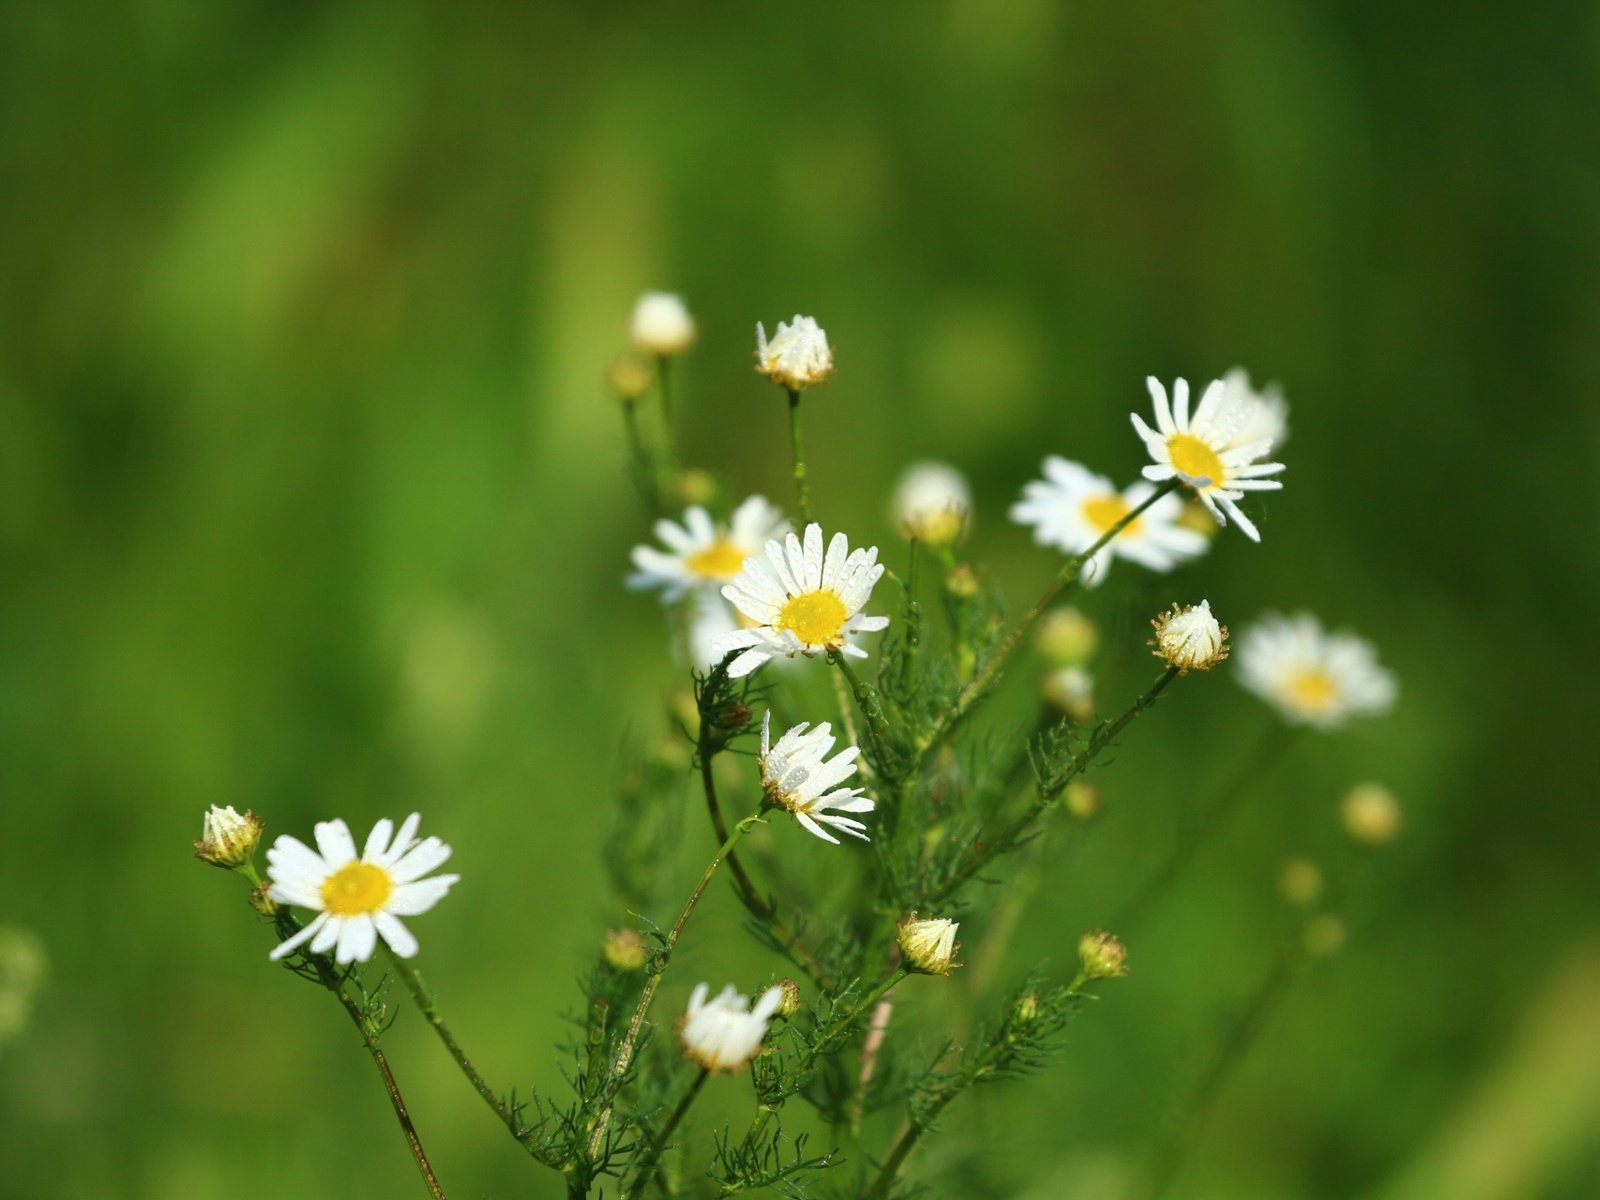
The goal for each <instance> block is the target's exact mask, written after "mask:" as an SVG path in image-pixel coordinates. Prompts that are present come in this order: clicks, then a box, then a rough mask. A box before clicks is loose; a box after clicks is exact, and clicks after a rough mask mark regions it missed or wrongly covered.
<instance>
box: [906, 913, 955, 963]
mask: <svg viewBox="0 0 1600 1200" xmlns="http://www.w3.org/2000/svg"><path fill="white" fill-rule="evenodd" d="M959 928H960V926H959V925H958V924H957V923H956V922H954V921H947V920H944V919H943V918H935V917H930V918H928V919H927V920H926V921H919V920H917V914H916V913H912V914H911V915H910V916H909V917H907V918H906V919H905V920H904V921H901V922H900V924H899V926H898V927H897V936H898V938H899V941H900V953H901V955H902V956H903V957H904V959H905V963H906V966H907V967H908V968H909V969H910V970H913V971H916V972H918V973H919V974H922V975H948V974H950V971H951V969H952V968H953V967H958V966H960V965H961V964H960V963H958V962H956V961H955V957H956V952H957V951H958V950H960V949H961V947H960V946H959V945H957V944H956V930H957V929H959Z"/></svg>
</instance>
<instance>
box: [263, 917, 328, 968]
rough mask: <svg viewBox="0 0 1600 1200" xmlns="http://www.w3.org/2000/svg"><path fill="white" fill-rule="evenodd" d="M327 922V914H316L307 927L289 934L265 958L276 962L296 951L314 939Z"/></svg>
mask: <svg viewBox="0 0 1600 1200" xmlns="http://www.w3.org/2000/svg"><path fill="white" fill-rule="evenodd" d="M327 920H328V914H327V913H318V914H317V915H316V917H315V918H314V919H313V920H312V921H311V923H310V924H309V925H306V926H305V927H304V928H303V929H301V930H300V931H299V932H298V933H293V934H290V935H289V936H288V937H286V938H284V939H283V941H281V942H279V943H278V945H277V947H276V948H275V949H274V950H273V951H272V953H271V954H269V955H267V957H268V958H270V959H272V960H273V961H274V962H276V961H277V960H278V959H280V958H282V957H284V956H285V955H286V954H290V953H292V952H294V951H295V950H298V949H299V948H300V947H301V946H302V945H304V944H305V943H306V942H309V941H310V940H311V939H312V938H314V937H316V936H317V934H318V933H320V932H322V927H323V925H324V924H326V923H327Z"/></svg>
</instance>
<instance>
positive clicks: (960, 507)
mask: <svg viewBox="0 0 1600 1200" xmlns="http://www.w3.org/2000/svg"><path fill="white" fill-rule="evenodd" d="M889 510H890V515H891V516H892V517H893V519H894V522H895V524H897V525H899V526H900V528H901V529H903V530H904V531H905V534H906V536H907V537H910V538H916V539H917V541H919V542H923V543H925V544H927V545H929V546H934V547H940V546H949V545H952V544H954V543H955V541H956V540H957V539H958V538H960V536H961V535H962V533H963V532H965V530H966V527H967V523H968V522H967V518H968V516H969V515H970V514H971V512H972V489H971V488H970V487H968V486H967V479H966V476H964V475H963V474H962V473H961V472H960V471H958V470H956V469H955V468H954V467H952V466H949V465H948V464H946V463H941V462H919V463H912V464H911V465H910V466H909V467H907V468H906V469H905V471H904V473H903V474H902V475H901V476H900V482H899V483H897V484H896V485H895V489H894V496H893V497H892V498H891V500H890V502H889Z"/></svg>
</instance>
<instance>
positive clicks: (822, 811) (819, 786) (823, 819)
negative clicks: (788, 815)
mask: <svg viewBox="0 0 1600 1200" xmlns="http://www.w3.org/2000/svg"><path fill="white" fill-rule="evenodd" d="M836 740H837V739H836V738H835V737H834V736H833V732H832V730H831V728H830V727H829V725H828V723H827V722H826V721H824V722H823V723H822V724H821V725H818V726H817V727H816V728H815V729H811V727H810V722H801V723H800V724H799V725H796V726H795V727H794V728H793V729H791V730H789V731H788V732H787V733H785V734H784V735H783V736H782V737H781V738H779V739H778V744H777V745H773V744H772V712H771V710H770V709H769V710H768V712H767V715H766V716H765V717H763V718H762V719H761V786H762V788H763V789H764V790H765V791H766V793H767V796H768V798H770V799H771V801H772V802H773V803H774V804H776V805H777V806H778V807H779V808H784V809H787V810H788V811H789V812H792V813H793V814H794V815H795V819H796V820H797V821H799V822H800V824H801V825H803V826H805V827H806V829H808V830H809V831H810V832H812V833H814V834H816V835H817V836H818V837H819V838H821V839H822V840H823V841H825V842H832V843H833V844H834V845H835V846H837V845H839V839H838V838H836V837H834V836H833V835H832V834H830V833H829V832H828V831H827V830H825V829H823V828H822V826H823V825H829V826H832V827H833V828H834V829H837V830H839V831H840V832H841V833H848V834H849V835H850V836H851V837H854V838H860V839H861V840H862V841H863V842H868V841H871V840H872V839H871V838H869V837H868V836H867V835H866V832H865V830H866V828H867V827H866V826H865V825H863V824H862V823H861V822H860V821H857V820H855V819H853V818H851V817H841V816H837V815H835V814H837V813H865V812H871V811H872V810H873V808H874V807H876V806H875V805H874V804H873V802H872V801H871V799H869V798H868V797H867V796H866V795H865V794H864V793H863V792H862V789H861V788H843V787H839V786H838V785H839V784H841V783H843V782H844V781H845V780H846V779H849V778H850V776H852V775H854V774H855V773H856V763H855V759H856V756H857V755H858V754H860V753H861V751H860V749H858V748H857V747H855V746H846V747H845V748H844V749H843V750H841V751H839V753H838V754H835V755H834V756H833V758H832V759H831V760H829V761H827V762H824V761H823V760H824V759H826V758H827V756H828V751H830V750H832V749H833V744H834V742H835V741H836Z"/></svg>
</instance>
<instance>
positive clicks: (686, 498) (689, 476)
mask: <svg viewBox="0 0 1600 1200" xmlns="http://www.w3.org/2000/svg"><path fill="white" fill-rule="evenodd" d="M720 490H721V489H720V488H718V486H717V477H716V476H715V475H713V474H712V473H711V472H710V471H702V470H701V469H700V468H699V467H690V468H688V469H687V470H685V471H682V472H680V473H679V475H678V499H679V500H680V501H681V502H682V503H683V506H684V507H685V508H688V507H689V506H691V505H695V504H698V505H699V506H700V507H701V508H705V507H706V506H708V505H709V504H711V503H712V501H714V500H715V499H716V498H717V493H718V491H720Z"/></svg>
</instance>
